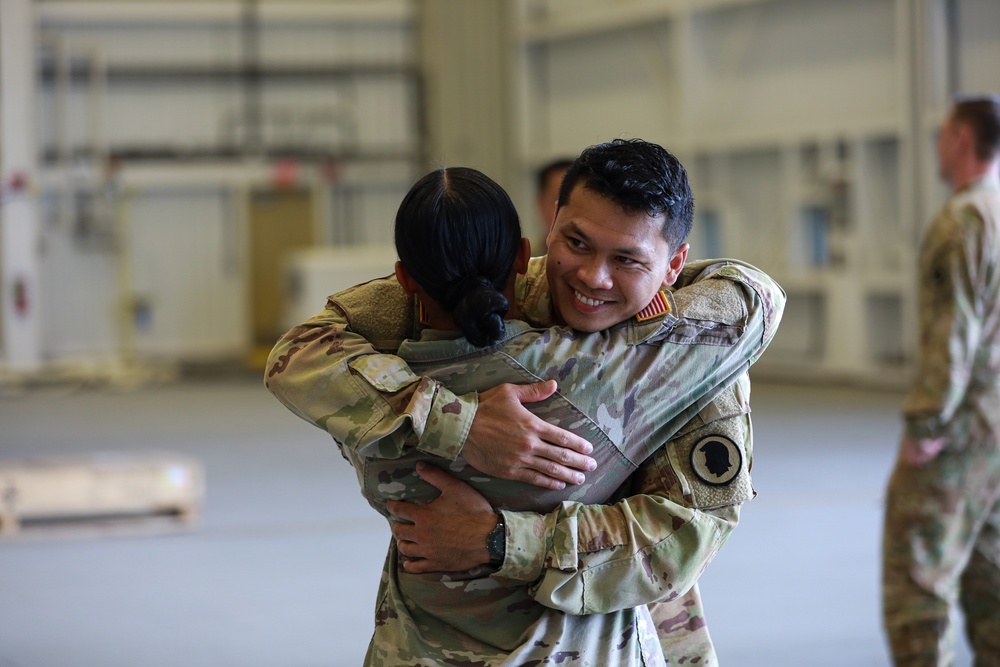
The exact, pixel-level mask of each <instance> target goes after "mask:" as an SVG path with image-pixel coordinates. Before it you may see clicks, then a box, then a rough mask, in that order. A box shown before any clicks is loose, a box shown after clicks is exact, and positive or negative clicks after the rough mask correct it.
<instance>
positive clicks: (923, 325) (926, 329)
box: [903, 207, 987, 439]
mask: <svg viewBox="0 0 1000 667" xmlns="http://www.w3.org/2000/svg"><path fill="white" fill-rule="evenodd" d="M983 235H984V222H983V219H982V217H981V216H980V215H979V212H978V211H977V210H976V209H975V208H973V207H965V208H963V209H959V210H958V211H956V212H955V213H954V214H951V213H949V212H947V211H946V212H944V213H942V214H941V215H940V216H939V217H938V218H937V219H936V220H935V222H934V224H933V225H932V226H931V228H930V229H929V230H928V233H927V237H926V239H925V241H924V246H923V248H922V250H921V258H920V278H919V304H920V351H919V359H918V370H917V376H916V381H915V382H914V385H913V389H912V390H911V391H910V393H909V394H908V395H907V398H906V401H905V403H904V406H903V414H904V418H905V422H906V435H907V436H908V437H911V438H915V439H922V438H938V437H941V436H943V435H945V434H946V432H947V426H948V423H949V421H950V420H951V419H952V417H953V416H954V415H955V411H956V410H957V408H958V407H959V405H960V403H961V401H962V399H963V397H964V396H965V395H966V390H967V389H968V386H969V381H970V377H971V373H972V368H973V361H974V357H975V355H976V351H977V349H978V347H979V343H980V339H981V337H982V335H981V334H982V331H981V329H982V327H981V319H982V317H981V315H980V314H979V313H977V303H978V302H979V301H981V297H980V296H978V295H979V294H980V293H981V291H982V290H984V289H985V288H986V281H985V276H984V270H985V267H986V264H987V262H986V258H985V257H984V253H985V248H984V244H983Z"/></svg>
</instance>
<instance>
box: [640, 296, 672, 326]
mask: <svg viewBox="0 0 1000 667" xmlns="http://www.w3.org/2000/svg"><path fill="white" fill-rule="evenodd" d="M669 312H670V303H669V302H668V301H667V297H666V295H665V294H664V293H663V290H660V291H659V292H657V293H656V296H654V297H653V300H652V301H650V302H649V305H648V306H646V307H645V308H643V309H642V310H640V311H639V312H638V313H637V314H636V316H635V321H636V322H645V321H646V320H651V319H653V318H654V317H661V316H663V315H666V314H667V313H669Z"/></svg>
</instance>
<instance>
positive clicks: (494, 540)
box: [486, 512, 507, 568]
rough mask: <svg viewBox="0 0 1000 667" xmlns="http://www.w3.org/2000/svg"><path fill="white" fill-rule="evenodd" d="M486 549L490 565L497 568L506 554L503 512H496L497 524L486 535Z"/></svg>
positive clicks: (505, 531) (505, 529)
mask: <svg viewBox="0 0 1000 667" xmlns="http://www.w3.org/2000/svg"><path fill="white" fill-rule="evenodd" d="M486 551H488V552H489V554H490V566H491V567H495V568H499V567H500V566H502V565H503V559H504V557H506V555H507V524H506V523H505V522H504V520H503V513H501V512H497V525H496V526H495V527H494V528H493V530H491V531H490V534H489V535H487V536H486Z"/></svg>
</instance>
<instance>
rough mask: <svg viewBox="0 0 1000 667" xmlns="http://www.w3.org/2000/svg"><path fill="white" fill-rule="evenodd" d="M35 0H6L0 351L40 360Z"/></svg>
mask: <svg viewBox="0 0 1000 667" xmlns="http://www.w3.org/2000/svg"><path fill="white" fill-rule="evenodd" d="M35 63H36V55H35V13H34V6H33V3H32V0H0V192H2V196H3V203H2V204H0V327H2V331H0V359H2V361H3V363H4V365H5V366H6V367H7V368H8V369H9V370H18V371H24V370H32V369H35V368H37V367H38V366H39V365H40V364H41V323H40V315H41V309H40V308H39V303H38V299H39V291H40V290H39V273H40V259H41V258H40V235H39V234H40V232H39V220H38V218H39V215H38V190H37V184H38V148H37V145H36V131H35V116H36V113H35V105H36V99H35Z"/></svg>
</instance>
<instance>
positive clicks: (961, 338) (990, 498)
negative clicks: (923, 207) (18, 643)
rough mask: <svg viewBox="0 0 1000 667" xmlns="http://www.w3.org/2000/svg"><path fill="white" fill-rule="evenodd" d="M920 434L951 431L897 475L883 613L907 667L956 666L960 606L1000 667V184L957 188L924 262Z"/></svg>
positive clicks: (976, 644)
mask: <svg viewBox="0 0 1000 667" xmlns="http://www.w3.org/2000/svg"><path fill="white" fill-rule="evenodd" d="M920 317H921V321H920V364H919V372H918V375H917V379H916V383H915V385H914V387H913V389H912V391H911V392H910V394H909V396H908V397H907V399H906V403H905V405H904V410H903V413H904V418H905V427H906V435H907V436H908V437H910V438H915V439H924V438H932V439H933V438H943V439H944V443H945V444H944V449H943V450H942V451H941V453H940V454H938V455H937V456H936V457H935V458H934V459H932V460H931V461H930V462H929V463H928V464H926V465H924V466H919V467H915V466H912V465H910V464H907V463H906V462H905V461H903V460H902V458H900V459H899V460H897V462H896V466H895V469H894V471H893V474H892V478H891V479H890V482H889V488H888V498H887V508H886V521H885V536H884V544H883V549H884V557H883V612H884V620H885V625H886V631H887V633H888V636H889V642H890V646H891V650H892V653H893V656H894V660H895V663H896V665H950V664H952V659H953V656H952V652H953V645H954V635H955V631H954V628H953V627H952V625H953V624H952V623H951V622H950V620H949V613H950V611H951V609H952V608H953V607H954V605H955V603H956V602H957V601H958V602H960V603H961V606H962V608H963V610H964V612H965V615H966V627H967V631H968V634H969V639H970V641H971V643H972V647H973V651H974V653H975V655H976V665H1000V188H998V184H997V183H996V182H995V181H994V182H991V181H981V182H979V183H975V184H973V185H972V186H971V187H969V188H967V189H966V190H964V191H962V192H959V193H956V194H955V195H954V196H953V197H952V198H951V199H949V201H948V202H947V203H946V204H945V206H944V208H943V209H942V210H941V212H940V213H939V214H938V215H937V217H936V218H935V220H934V222H933V224H932V225H931V227H930V228H929V229H928V231H927V235H926V237H925V239H924V243H923V247H922V250H921V258H920Z"/></svg>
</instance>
